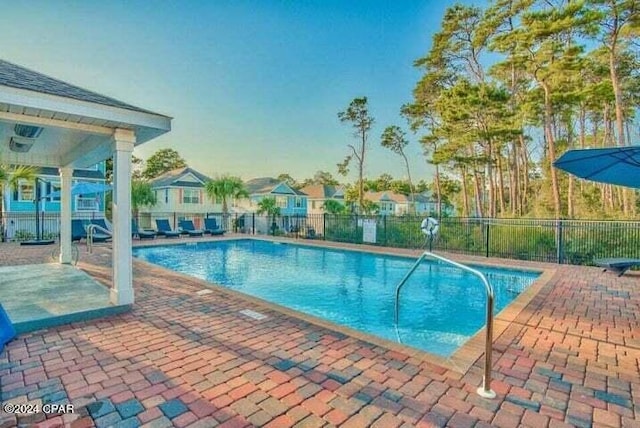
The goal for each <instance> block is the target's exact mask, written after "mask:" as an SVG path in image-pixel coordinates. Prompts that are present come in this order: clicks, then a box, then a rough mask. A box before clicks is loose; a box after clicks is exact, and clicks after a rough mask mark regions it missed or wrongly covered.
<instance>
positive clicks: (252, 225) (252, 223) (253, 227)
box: [251, 213, 256, 235]
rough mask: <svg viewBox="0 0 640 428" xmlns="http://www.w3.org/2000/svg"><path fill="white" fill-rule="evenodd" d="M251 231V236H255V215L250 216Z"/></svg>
mask: <svg viewBox="0 0 640 428" xmlns="http://www.w3.org/2000/svg"><path fill="white" fill-rule="evenodd" d="M251 230H252V234H253V235H255V234H256V213H252V214H251Z"/></svg>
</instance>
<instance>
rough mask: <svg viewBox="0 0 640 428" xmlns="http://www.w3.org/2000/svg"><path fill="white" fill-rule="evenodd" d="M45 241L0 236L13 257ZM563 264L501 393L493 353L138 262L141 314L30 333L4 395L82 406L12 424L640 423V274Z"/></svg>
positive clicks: (517, 339) (0, 254) (514, 333)
mask: <svg viewBox="0 0 640 428" xmlns="http://www.w3.org/2000/svg"><path fill="white" fill-rule="evenodd" d="M156 243H158V242H156ZM38 251H43V250H39V249H37V248H29V249H26V247H17V248H16V247H15V246H12V245H11V244H2V245H0V260H1V263H2V264H7V265H10V264H16V263H21V261H22V262H23V263H24V262H25V261H26V260H28V261H29V263H34V260H36V259H37V258H38V257H39V255H38V253H37V252H38ZM48 251H49V252H50V251H51V250H48ZM27 252H28V253H29V254H27ZM41 257H42V259H43V260H45V259H46V258H47V257H48V256H47V255H45V254H44V251H43V254H42V255H41ZM476 260H480V261H486V259H476ZM110 261H111V259H110V250H109V249H108V248H106V247H103V248H97V249H96V250H95V252H94V254H91V255H88V254H86V253H84V252H81V257H80V263H79V265H78V266H79V267H80V268H82V269H83V270H85V271H86V272H87V273H89V274H90V275H92V276H93V277H94V278H96V279H98V281H100V282H102V283H104V284H108V283H109V281H110V275H111V269H110V267H109V264H110ZM492 262H496V263H497V262H504V263H507V264H510V265H517V264H521V263H520V262H514V261H499V260H492ZM527 265H530V266H544V265H539V264H527ZM552 267H553V268H554V269H556V272H555V274H554V275H553V277H552V278H551V280H550V281H549V282H548V283H547V284H546V285H545V286H544V287H543V288H542V290H541V291H540V292H539V293H538V294H537V296H535V297H534V298H533V299H532V300H531V302H530V303H529V304H528V305H527V306H526V307H525V308H524V309H523V310H522V312H520V314H519V315H518V316H517V317H516V318H515V320H514V321H513V322H511V323H510V324H509V325H508V326H507V328H506V329H505V330H504V331H503V332H502V333H501V334H500V335H499V336H498V337H496V338H495V340H494V371H493V373H494V378H495V380H494V382H493V385H492V386H493V389H494V390H495V391H496V392H497V393H498V397H497V398H496V399H494V400H486V399H482V398H480V397H479V396H478V395H476V393H475V390H476V388H477V387H478V386H479V385H480V384H481V380H482V369H481V367H482V361H483V360H482V358H480V359H478V360H477V361H476V363H475V364H474V365H473V366H472V367H471V368H470V369H469V370H468V371H467V372H466V373H458V372H456V371H453V370H448V369H446V368H443V367H440V366H438V365H437V364H434V363H433V362H432V361H430V360H429V359H428V358H427V359H425V358H421V357H420V356H416V355H409V354H404V353H401V352H398V351H397V350H391V349H388V348H385V347H383V346H379V345H375V344H372V343H370V342H367V341H365V340H362V339H361V338H355V337H351V336H349V335H345V334H344V333H341V332H338V331H336V330H333V329H328V328H325V327H320V326H317V325H314V324H311V323H309V322H307V321H303V320H301V319H299V318H296V317H292V316H290V315H286V314H283V313H281V312H278V311H276V310H274V309H273V308H272V307H271V306H270V305H256V304H255V303H254V302H255V300H247V299H245V298H243V297H240V296H238V295H237V294H235V293H229V292H227V291H225V290H219V289H216V288H208V287H207V286H206V285H205V283H203V282H201V281H199V280H197V279H194V278H189V277H185V276H182V275H179V274H175V273H172V272H169V271H167V270H164V269H161V268H157V267H154V266H151V265H148V264H146V263H142V262H137V261H136V262H134V281H135V289H136V304H135V306H134V309H133V311H132V312H130V313H128V314H124V315H118V316H113V317H110V318H106V319H102V320H98V321H92V322H84V323H78V324H73V325H69V326H65V327H58V328H53V329H49V330H43V331H39V332H35V333H30V334H27V335H23V336H20V337H19V338H17V339H16V340H14V341H13V342H11V343H10V344H9V345H8V346H7V347H6V348H5V351H4V352H3V353H2V354H0V376H1V380H0V385H1V394H2V401H3V402H5V403H7V402H9V403H12V404H16V403H27V402H29V403H33V404H37V405H42V404H46V403H72V404H73V405H74V413H73V414H67V415H48V416H45V415H44V414H43V413H38V414H34V415H24V416H18V417H17V418H16V417H15V416H13V415H7V414H6V413H0V427H9V426H16V424H18V425H22V426H36V427H45V426H47V427H53V426H71V427H88V426H98V427H107V426H115V427H135V426H141V425H142V426H149V427H164V426H177V427H184V426H191V427H214V426H224V427H242V426H270V427H287V426H299V427H320V426H342V427H363V426H374V427H384V428H387V427H400V426H404V427H411V426H455V427H465V426H478V427H482V426H497V427H517V426H532V427H547V426H549V427H561V426H585V427H586V426H611V427H618V426H624V427H638V426H640V422H638V420H640V320H639V318H640V275H639V274H637V273H635V272H632V273H628V274H627V275H625V276H624V277H621V278H618V277H617V276H616V275H614V274H611V273H608V272H606V273H603V272H601V270H600V269H597V268H583V267H572V266H555V265H554V266H552ZM202 290H212V292H210V293H209V292H204V293H202ZM248 307H250V308H251V309H254V310H256V311H259V312H260V313H262V314H265V315H267V318H266V319H263V320H256V319H254V318H252V317H249V316H245V315H243V314H241V313H240V311H242V310H245V309H247V308H248Z"/></svg>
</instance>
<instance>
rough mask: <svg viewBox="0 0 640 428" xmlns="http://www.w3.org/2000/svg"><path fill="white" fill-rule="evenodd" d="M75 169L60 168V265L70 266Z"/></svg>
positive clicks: (71, 257)
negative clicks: (72, 196)
mask: <svg viewBox="0 0 640 428" xmlns="http://www.w3.org/2000/svg"><path fill="white" fill-rule="evenodd" d="M72 176H73V168H69V167H66V168H60V263H64V264H70V263H71V262H72V259H73V256H72V254H71V180H72Z"/></svg>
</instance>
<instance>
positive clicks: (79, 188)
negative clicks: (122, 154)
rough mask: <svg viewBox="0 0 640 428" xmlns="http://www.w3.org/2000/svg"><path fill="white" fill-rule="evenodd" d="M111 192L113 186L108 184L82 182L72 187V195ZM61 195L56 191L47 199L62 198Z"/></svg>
mask: <svg viewBox="0 0 640 428" xmlns="http://www.w3.org/2000/svg"><path fill="white" fill-rule="evenodd" d="M109 190H111V186H109V185H108V184H104V183H90V182H87V181H81V182H80V183H76V184H74V185H73V186H71V195H90V194H93V193H102V192H107V191H109ZM60 194H61V192H60V190H56V191H55V192H51V193H49V194H48V195H47V197H57V196H60Z"/></svg>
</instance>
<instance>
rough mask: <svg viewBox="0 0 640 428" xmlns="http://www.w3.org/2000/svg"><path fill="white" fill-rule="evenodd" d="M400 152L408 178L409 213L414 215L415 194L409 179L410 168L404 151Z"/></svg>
mask: <svg viewBox="0 0 640 428" xmlns="http://www.w3.org/2000/svg"><path fill="white" fill-rule="evenodd" d="M401 154H402V157H403V158H404V164H405V166H406V167H407V178H408V179H409V192H410V193H411V198H409V200H410V201H411V209H410V210H409V213H410V214H413V215H415V214H416V203H415V195H414V191H413V182H412V181H411V170H410V169H409V159H407V156H406V155H405V154H404V152H402V153H401Z"/></svg>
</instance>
